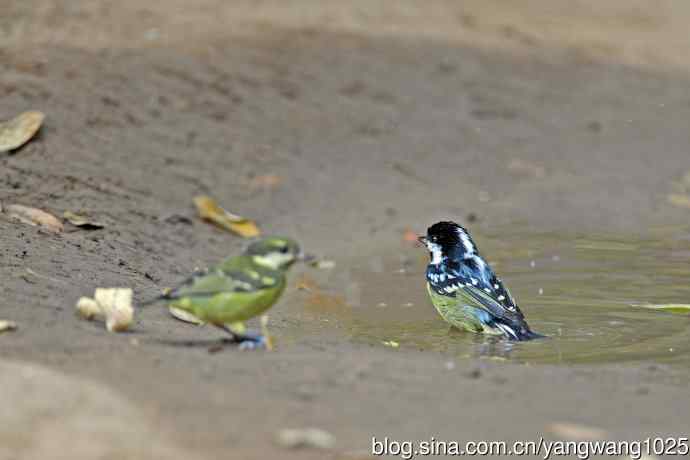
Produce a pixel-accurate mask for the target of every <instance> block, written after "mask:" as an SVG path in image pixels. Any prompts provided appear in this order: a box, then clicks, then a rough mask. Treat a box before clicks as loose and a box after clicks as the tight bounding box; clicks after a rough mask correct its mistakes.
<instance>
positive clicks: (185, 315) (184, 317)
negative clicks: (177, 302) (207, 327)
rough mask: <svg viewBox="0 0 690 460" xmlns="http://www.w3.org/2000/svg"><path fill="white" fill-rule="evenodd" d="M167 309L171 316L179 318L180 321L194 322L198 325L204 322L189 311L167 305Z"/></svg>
mask: <svg viewBox="0 0 690 460" xmlns="http://www.w3.org/2000/svg"><path fill="white" fill-rule="evenodd" d="M168 311H169V312H170V314H171V315H172V316H173V318H175V319H179V320H180V321H184V322H185V323H192V324H196V325H198V326H201V325H202V324H204V322H203V321H201V320H200V319H199V318H197V317H196V316H194V315H192V314H191V313H189V312H186V311H184V310H181V309H179V308H176V307H168Z"/></svg>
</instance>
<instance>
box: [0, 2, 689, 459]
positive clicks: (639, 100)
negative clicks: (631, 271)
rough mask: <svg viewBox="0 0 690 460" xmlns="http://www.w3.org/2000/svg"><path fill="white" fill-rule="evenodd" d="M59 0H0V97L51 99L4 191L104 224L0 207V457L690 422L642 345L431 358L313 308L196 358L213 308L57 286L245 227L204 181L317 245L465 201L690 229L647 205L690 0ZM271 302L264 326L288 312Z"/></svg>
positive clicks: (681, 93)
mask: <svg viewBox="0 0 690 460" xmlns="http://www.w3.org/2000/svg"><path fill="white" fill-rule="evenodd" d="M422 3H424V5H422ZM69 5H70V6H64V5H62V4H61V3H59V2H47V1H36V0H32V1H23V2H5V4H3V6H1V7H0V38H2V40H0V43H1V45H0V71H1V72H2V75H3V76H2V78H1V79H0V96H1V98H2V102H3V103H2V107H1V108H0V118H2V119H5V118H9V117H11V116H13V115H14V114H16V113H17V112H20V111H23V110H27V109H40V110H42V111H44V112H45V113H46V114H47V120H46V124H45V126H44V127H43V129H42V131H41V133H40V135H39V137H38V138H37V139H35V140H34V141H33V142H31V143H30V144H29V145H27V146H25V147H24V148H22V149H21V150H19V151H18V152H15V153H13V154H11V155H6V154H0V199H2V201H3V202H5V203H10V202H19V203H22V204H26V205H32V206H38V207H42V208H44V209H47V210H50V211H51V212H54V213H55V214H61V213H62V212H63V211H65V210H71V211H81V212H87V213H89V214H91V215H93V216H95V217H97V218H98V219H99V220H102V221H103V222H104V223H106V225H107V227H106V229H105V230H101V231H94V232H86V231H69V232H66V233H64V234H61V235H57V236H56V235H50V234H47V233H46V232H44V231H41V230H38V229H36V228H33V227H27V226H26V225H21V224H18V223H14V222H9V221H7V220H0V254H1V257H2V261H3V263H2V264H1V265H0V276H1V279H2V280H3V282H2V287H1V288H0V292H2V317H4V318H5V317H6V318H8V319H13V320H15V321H17V322H18V323H19V325H20V329H19V330H18V331H17V332H15V333H11V334H10V333H8V334H4V335H2V336H0V346H1V349H2V361H1V362H0V367H1V368H2V370H1V371H0V372H1V373H2V380H3V389H6V390H5V391H6V395H5V396H6V397H5V398H4V400H5V401H4V402H3V406H4V407H3V408H2V410H1V411H0V420H1V421H2V424H1V425H2V428H0V441H1V442H0V444H2V447H1V448H0V453H2V455H3V458H12V459H33V458H48V457H50V458H63V457H64V458H72V459H76V458H85V459H86V458H89V459H93V458H104V459H110V458H113V459H114V458H118V459H122V458H127V459H129V458H132V459H135V458H136V459H139V458H141V459H144V458H180V459H183V458H184V459H193V458H208V459H210V458H238V459H254V458H256V459H259V458H262V459H263V458H267V457H279V458H314V459H316V458H324V453H322V452H315V451H312V450H299V451H289V450H286V449H285V448H282V447H280V446H277V445H276V444H275V443H274V441H273V440H274V437H275V433H276V432H277V431H278V430H280V429H282V428H290V427H304V426H316V427H321V428H323V429H325V430H327V431H329V432H331V433H333V434H334V435H335V436H336V438H337V446H336V448H335V449H334V450H333V451H332V452H328V453H327V454H325V456H326V457H328V458H343V459H345V458H360V457H361V458H367V457H366V455H364V454H366V452H367V450H368V448H369V445H370V441H371V436H378V437H383V436H392V437H395V438H398V439H425V438H428V437H430V436H435V437H436V438H439V439H441V438H445V439H449V440H481V439H535V438H536V437H538V436H539V435H540V434H541V433H544V432H547V431H548V427H549V426H550V425H551V424H552V423H554V422H571V423H579V424H583V425H587V426H593V427H598V428H601V429H604V430H607V431H608V432H609V434H610V436H612V437H613V438H615V439H627V438H643V437H646V436H649V435H654V434H671V433H678V434H680V433H679V430H681V429H683V428H686V427H687V426H688V419H689V416H688V414H689V413H690V400H689V399H688V398H687V386H686V384H687V378H686V377H684V375H685V374H684V373H682V372H681V373H679V371H678V370H677V369H674V368H670V367H666V366H664V365H657V364H654V363H646V362H644V363H638V364H626V365H622V364H620V365H619V364H612V365H607V366H577V367H565V366H560V367H559V366H522V365H518V364H510V363H502V362H492V361H486V360H473V359H462V360H458V361H457V363H456V364H455V366H454V368H453V369H449V368H448V367H449V366H448V361H449V359H451V360H452V359H454V358H453V357H448V356H445V355H442V354H436V353H424V352H417V351H414V350H404V351H402V350H389V349H386V348H385V347H372V346H365V345H359V344H355V343H350V342H349V341H347V340H343V339H337V338H335V337H329V333H328V329H327V328H325V329H323V330H321V331H320V333H317V334H313V335H305V336H304V337H303V338H301V339H300V340H298V341H296V342H295V343H290V344H284V345H283V346H281V347H280V348H279V351H278V352H275V353H240V352H238V351H236V350H232V349H228V350H225V351H223V352H221V353H217V354H213V355H211V354H209V353H208V352H207V351H206V348H207V345H208V343H211V342H204V340H206V341H212V340H215V339H217V338H219V337H220V336H219V335H218V334H217V333H216V332H215V331H209V330H208V329H205V328H193V327H189V326H185V325H181V324H180V323H177V322H175V321H174V320H172V319H170V318H169V317H168V316H167V314H166V313H165V312H164V311H163V310H162V309H153V310H147V311H145V312H144V313H142V314H141V316H140V321H138V323H137V325H136V328H135V330H134V331H133V332H132V333H128V334H123V335H110V334H107V333H106V332H105V331H104V330H103V329H102V328H101V327H99V326H98V325H96V324H92V323H87V322H84V321H81V320H79V319H77V318H76V317H75V316H74V315H73V311H72V308H73V305H74V302H75V301H76V299H78V298H79V296H81V295H85V294H88V293H90V292H92V291H93V289H94V288H95V287H98V286H118V285H124V286H131V287H133V288H134V289H135V291H136V295H137V296H138V298H144V297H148V296H149V295H151V294H152V293H154V292H156V291H157V290H158V289H160V288H162V287H165V286H169V285H171V284H174V283H175V282H176V280H179V279H180V278H181V277H183V276H184V275H185V274H186V273H188V272H189V271H190V270H191V269H193V268H194V267H197V266H206V265H208V264H210V263H213V262H214V261H217V260H218V259H220V258H222V257H224V256H225V255H227V254H229V253H231V252H232V251H236V250H238V249H239V248H240V247H241V245H242V242H241V241H239V240H238V239H237V238H235V237H233V236H230V235H228V234H225V233H222V232H220V231H219V230H217V229H215V228H212V227H210V226H208V225H206V224H204V223H201V222H199V221H198V220H196V219H195V218H194V212H193V209H192V207H191V198H192V197H193V196H194V195H197V194H200V193H207V194H212V195H214V196H215V197H217V198H218V200H219V201H221V202H222V203H223V204H225V205H227V207H229V208H231V209H232V210H233V211H235V212H238V213H240V214H244V215H247V216H251V217H253V218H255V219H257V220H258V221H259V222H260V223H261V225H262V227H263V228H265V229H267V230H268V231H270V232H275V233H284V234H289V235H294V236H296V237H297V238H298V239H299V240H300V241H302V243H303V245H304V246H306V247H308V248H309V250H311V251H314V252H316V253H319V254H325V255H328V256H330V257H333V258H335V259H336V260H337V259H338V257H339V256H345V255H347V256H348V257H349V256H352V255H366V254H367V253H368V252H369V251H371V250H387V251H390V252H394V251H397V250H398V249H399V247H400V244H401V239H402V234H403V231H404V230H405V229H407V228H410V229H412V230H414V231H417V232H421V231H423V230H424V228H425V227H426V226H427V225H428V224H429V223H431V222H433V221H435V220H438V219H440V218H447V217H453V218H457V219H463V218H464V217H465V216H467V215H468V214H470V213H473V214H475V215H478V216H479V218H480V219H479V222H478V223H476V224H475V226H474V228H475V229H476V231H477V232H478V233H479V234H481V233H482V232H484V231H488V230H489V229H490V231H491V232H492V233H493V234H494V235H495V234H497V233H500V232H505V233H509V232H510V231H511V227H512V226H513V225H516V224H519V225H520V226H521V227H522V228H525V227H526V228H528V229H530V228H531V229H533V230H534V231H535V232H545V231H554V232H560V233H561V234H563V237H564V238H570V237H575V236H576V235H579V234H584V233H586V232H592V231H595V232H609V233H615V234H619V235H639V234H645V233H648V232H649V231H650V230H651V229H654V228H657V227H659V226H662V225H663V226H671V225H680V226H683V225H687V223H688V217H689V216H688V213H687V210H683V209H680V208H677V207H673V206H671V205H670V204H668V203H667V201H666V195H667V193H668V192H669V191H670V187H671V185H670V184H671V183H672V181H675V180H677V179H678V178H679V177H680V176H682V175H683V174H684V172H685V171H687V170H688V169H690V155H689V154H688V151H687V145H688V140H689V139H688V137H689V134H688V129H687V120H688V119H690V98H689V97H688V93H687V88H688V84H689V83H690V79H689V78H688V74H687V69H688V68H689V67H690V59H688V56H690V53H688V50H689V49H690V39H688V37H687V28H686V24H687V20H688V19H689V18H690V7H689V6H687V4H686V3H685V2H680V1H678V2H673V1H665V2H651V1H642V0H638V1H635V2H623V1H610V2H606V6H605V7H600V6H599V2H593V1H578V2H572V1H570V2H566V1H537V0H533V1H520V2H499V1H469V2H463V4H462V7H459V6H458V5H457V4H456V2H440V1H439V2H430V3H427V2H410V1H407V2H398V3H396V6H390V5H389V4H388V3H387V2H365V1H354V2H316V1H299V2H283V1H264V2H260V3H258V4H255V2H240V1H233V2H223V1H219V0H204V1H200V2H195V6H194V7H193V8H192V7H189V6H186V7H185V5H187V2H182V1H177V0H171V1H169V2H164V1H154V2H148V3H147V6H146V7H145V8H144V7H140V6H138V5H139V2H134V1H129V0H128V1H124V2H108V1H98V2H72V3H70V4H69ZM266 175H274V176H278V177H279V178H280V179H281V180H280V183H279V184H278V185H277V186H265V185H261V178H262V176H266ZM257 178H258V179H257ZM176 216H185V217H189V218H190V219H191V220H190V221H189V222H188V221H186V220H184V219H179V217H176ZM190 222H191V223H190ZM382 248H383V249H382ZM27 270H30V271H27ZM299 270H302V271H303V270H305V269H299ZM294 279H296V278H293V280H294ZM508 281H509V280H508ZM286 297H287V298H286V300H285V301H286V302H292V303H296V302H299V299H300V298H299V293H298V292H295V290H294V289H291V290H289V292H288V293H287V296H286ZM274 314H275V315H276V317H277V318H278V320H279V321H278V323H277V325H276V326H275V327H276V330H275V332H276V334H277V335H278V337H279V336H280V332H281V327H282V326H281V324H283V323H281V320H283V321H288V320H289V318H288V317H287V315H286V314H285V312H281V307H280V306H277V307H276V308H275V313H274ZM134 339H136V340H134ZM190 341H191V342H192V344H197V345H198V344H200V345H201V346H192V345H189V344H188V342H190ZM187 345H189V346H187ZM686 434H687V433H686ZM58 453H60V454H58ZM61 455H62V457H61Z"/></svg>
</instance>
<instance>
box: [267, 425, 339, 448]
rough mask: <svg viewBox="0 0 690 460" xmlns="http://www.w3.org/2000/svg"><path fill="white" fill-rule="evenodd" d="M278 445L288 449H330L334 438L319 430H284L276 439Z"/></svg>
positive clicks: (333, 443) (333, 444)
mask: <svg viewBox="0 0 690 460" xmlns="http://www.w3.org/2000/svg"><path fill="white" fill-rule="evenodd" d="M276 440H277V442H278V444H280V445H281V446H283V447H287V448H290V449H300V448H312V449H332V448H333V447H334V446H335V436H333V435H332V434H330V433H329V432H327V431H324V430H321V429H319V428H300V429H284V430H280V431H279V432H278V436H277V437H276Z"/></svg>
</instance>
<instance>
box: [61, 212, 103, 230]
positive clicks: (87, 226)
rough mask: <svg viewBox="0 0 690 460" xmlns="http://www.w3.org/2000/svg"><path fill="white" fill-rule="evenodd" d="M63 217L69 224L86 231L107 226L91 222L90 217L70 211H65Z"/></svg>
mask: <svg viewBox="0 0 690 460" xmlns="http://www.w3.org/2000/svg"><path fill="white" fill-rule="evenodd" d="M62 217H64V218H65V220H67V222H69V223H70V224H72V225H74V226H75V227H79V228H82V229H84V230H98V229H101V228H103V227H105V225H104V224H102V223H100V222H96V221H93V220H90V219H89V218H88V217H84V216H81V215H79V214H75V213H73V212H70V211H65V212H64V213H63V214H62Z"/></svg>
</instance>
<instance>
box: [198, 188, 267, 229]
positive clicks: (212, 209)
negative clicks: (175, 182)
mask: <svg viewBox="0 0 690 460" xmlns="http://www.w3.org/2000/svg"><path fill="white" fill-rule="evenodd" d="M194 204H195V205H196V208H197V210H198V211H199V217H201V218H202V219H205V220H208V221H210V222H213V223H214V224H216V225H218V226H219V227H221V228H223V229H225V230H229V231H231V232H233V233H236V234H238V235H240V236H242V237H244V238H253V237H255V236H259V234H260V233H261V232H260V231H259V228H258V227H257V226H256V224H255V223H254V221H252V220H249V219H246V218H244V217H240V216H237V215H235V214H232V213H231V212H228V211H226V210H225V209H223V208H221V207H220V206H219V205H218V203H216V202H215V200H214V199H213V198H211V197H209V196H205V195H201V196H197V197H196V198H194Z"/></svg>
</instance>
